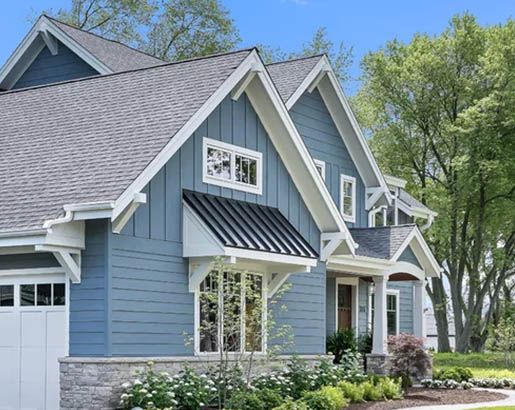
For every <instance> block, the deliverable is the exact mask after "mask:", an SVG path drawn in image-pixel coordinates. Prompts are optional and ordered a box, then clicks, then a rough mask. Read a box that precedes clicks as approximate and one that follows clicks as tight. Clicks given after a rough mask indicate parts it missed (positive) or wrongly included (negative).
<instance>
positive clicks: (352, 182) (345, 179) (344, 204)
mask: <svg viewBox="0 0 515 410" xmlns="http://www.w3.org/2000/svg"><path fill="white" fill-rule="evenodd" d="M340 211H341V213H342V215H343V219H344V220H346V221H347V222H352V223H354V222H356V178H354V177H351V176H348V175H341V177H340Z"/></svg>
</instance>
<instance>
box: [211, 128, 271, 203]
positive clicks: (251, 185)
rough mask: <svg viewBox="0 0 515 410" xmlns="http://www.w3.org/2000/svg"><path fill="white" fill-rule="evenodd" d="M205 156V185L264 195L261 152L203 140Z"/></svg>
mask: <svg viewBox="0 0 515 410" xmlns="http://www.w3.org/2000/svg"><path fill="white" fill-rule="evenodd" d="M203 155H204V178H203V181H204V182H205V183H207V184H213V185H219V186H222V187H225V188H232V189H237V190H239V191H245V192H251V193H254V194H259V195H261V192H262V186H261V181H262V155H261V153H260V152H256V151H252V150H249V149H246V148H242V147H238V146H236V145H232V144H227V143H224V142H221V141H216V140H213V139H210V138H204V150H203Z"/></svg>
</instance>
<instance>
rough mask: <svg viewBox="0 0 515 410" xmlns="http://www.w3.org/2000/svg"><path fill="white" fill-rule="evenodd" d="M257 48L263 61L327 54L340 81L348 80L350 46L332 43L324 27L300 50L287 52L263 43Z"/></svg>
mask: <svg viewBox="0 0 515 410" xmlns="http://www.w3.org/2000/svg"><path fill="white" fill-rule="evenodd" d="M258 48H259V50H260V53H261V57H262V58H263V60H264V61H265V63H272V62H276V61H282V60H288V59H294V58H301V57H310V56H314V55H318V54H327V56H328V58H329V60H330V61H331V65H332V67H333V70H334V72H335V73H336V75H337V76H338V78H339V80H340V81H341V82H342V83H347V82H348V81H349V80H350V75H349V72H348V70H349V67H350V65H351V64H352V48H349V47H346V46H345V44H344V43H343V42H340V43H334V42H333V41H332V40H331V39H329V37H328V34H327V29H326V28H325V27H319V28H318V29H317V30H316V31H315V32H314V33H313V37H312V38H311V40H310V41H309V42H307V43H305V44H304V45H303V46H302V49H301V50H300V51H294V52H290V53H288V52H285V51H284V50H282V49H281V48H273V47H269V46H264V45H261V46H259V47H258Z"/></svg>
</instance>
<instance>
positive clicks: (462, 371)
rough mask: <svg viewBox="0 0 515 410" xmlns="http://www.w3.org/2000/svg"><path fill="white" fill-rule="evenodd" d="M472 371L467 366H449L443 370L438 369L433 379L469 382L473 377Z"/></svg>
mask: <svg viewBox="0 0 515 410" xmlns="http://www.w3.org/2000/svg"><path fill="white" fill-rule="evenodd" d="M472 377H474V376H473V374H472V371H471V370H470V369H469V368H467V367H459V366H457V367H449V368H446V369H442V370H436V371H435V372H434V374H433V379H436V380H455V381H457V382H459V383H461V382H468V381H469V380H470V379H472Z"/></svg>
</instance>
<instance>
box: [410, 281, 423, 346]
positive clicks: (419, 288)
mask: <svg viewBox="0 0 515 410" xmlns="http://www.w3.org/2000/svg"><path fill="white" fill-rule="evenodd" d="M424 290H425V289H424V281H423V280H417V281H414V282H413V334H414V335H415V336H417V337H426V335H425V333H426V332H425V329H424V303H425V291H424Z"/></svg>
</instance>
